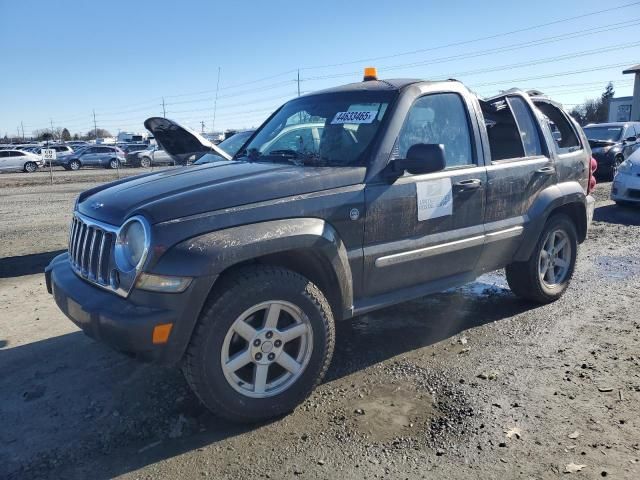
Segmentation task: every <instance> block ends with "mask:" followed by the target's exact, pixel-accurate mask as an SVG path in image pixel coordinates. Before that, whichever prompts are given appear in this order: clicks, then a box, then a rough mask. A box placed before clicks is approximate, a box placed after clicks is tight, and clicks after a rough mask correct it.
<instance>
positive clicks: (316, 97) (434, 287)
mask: <svg viewBox="0 0 640 480" xmlns="http://www.w3.org/2000/svg"><path fill="white" fill-rule="evenodd" d="M291 119H302V120H301V121H307V122H313V123H318V122H323V123H324V129H323V131H322V137H321V138H320V142H319V144H318V143H317V142H315V141H314V142H313V144H309V143H305V142H304V139H302V140H301V141H300V142H299V145H300V148H299V149H297V143H295V142H294V143H292V144H290V146H289V147H288V148H287V149H285V150H278V151H275V152H273V151H272V152H270V153H269V154H263V153H262V151H261V149H262V148H263V146H264V145H268V144H269V142H270V141H271V140H272V139H273V138H275V137H276V136H277V135H278V133H279V132H280V131H282V130H283V128H285V127H286V126H287V125H289V124H290V123H291V121H292V120H291ZM305 119H306V120H305ZM549 120H551V121H552V122H553V123H554V124H555V125H556V126H557V127H558V128H559V129H560V131H561V132H562V143H558V142H556V141H555V140H554V137H553V134H552V132H551V129H550V126H549V124H550V122H549ZM146 126H147V128H149V129H150V130H151V131H152V133H153V134H154V136H155V138H156V140H157V141H158V142H159V143H160V144H162V145H163V147H164V148H165V150H166V151H167V152H169V153H173V154H175V155H176V156H179V157H180V158H190V159H196V160H197V158H198V157H199V156H202V155H204V154H206V153H207V152H210V151H211V147H210V145H208V144H204V143H202V142H201V141H200V140H199V139H198V138H196V137H194V136H193V135H191V134H190V133H189V132H188V131H184V132H181V131H180V128H179V127H178V126H176V125H175V124H173V123H172V122H170V121H168V120H165V119H149V120H147V122H146ZM590 158H591V153H590V150H589V145H588V142H587V140H586V138H585V137H584V135H583V133H582V131H581V130H580V128H579V127H578V126H577V125H576V124H575V123H574V122H573V121H572V120H571V119H570V118H569V117H568V116H567V115H566V113H565V112H564V111H563V110H562V109H561V108H560V106H559V105H557V104H555V103H554V102H552V101H551V100H548V99H546V98H544V97H540V96H536V97H533V96H530V95H528V94H527V93H525V92H522V91H518V90H513V91H509V92H506V93H504V94H502V95H500V96H498V97H494V98H491V99H487V100H479V99H478V98H477V97H476V96H475V95H473V94H471V93H470V92H469V91H468V90H467V89H466V88H465V87H464V86H463V85H462V84H461V83H459V82H457V81H445V82H426V81H420V80H388V81H378V80H375V79H374V80H369V81H364V82H360V83H355V84H350V85H345V86H342V87H337V88H333V89H329V90H325V91H322V92H319V93H316V94H311V95H307V96H304V97H300V98H297V99H295V100H292V101H291V102H288V103H286V104H285V105H283V106H282V107H281V108H280V109H278V110H277V111H276V112H275V113H274V114H273V115H272V116H271V117H270V118H269V119H268V120H267V121H266V122H265V123H264V124H263V125H262V126H261V127H260V128H259V129H258V130H257V131H256V132H255V133H254V134H253V135H252V137H251V138H250V139H249V140H248V142H247V143H246V144H245V146H244V148H243V149H242V150H241V151H240V152H238V154H237V155H236V156H235V157H234V160H235V161H221V162H214V163H209V164H206V165H201V166H191V167H184V168H177V169H171V170H168V171H162V172H158V173H152V174H148V175H141V176H138V177H135V178H132V179H126V180H120V181H118V182H114V183H111V184H108V185H103V186H99V187H96V188H94V189H91V190H88V191H86V192H84V193H82V194H81V195H80V196H79V198H78V201H77V204H76V208H75V212H74V220H73V222H72V225H71V228H70V242H69V252H68V253H65V254H63V255H60V256H59V257H56V258H55V259H54V260H53V261H52V262H51V264H50V265H49V266H48V267H47V269H46V279H47V288H48V289H49V291H50V292H51V293H53V296H54V298H55V301H56V302H57V304H58V306H59V307H60V308H61V309H62V310H63V311H64V313H65V314H66V315H67V316H69V318H71V320H73V321H74V322H75V323H76V324H77V325H79V326H80V327H81V328H82V329H83V330H84V331H85V332H86V333H87V334H88V335H90V336H92V337H94V338H96V339H99V340H101V341H104V342H106V343H108V344H110V345H111V346H113V347H114V348H116V349H118V350H121V351H123V352H127V353H129V354H132V355H135V356H137V357H139V358H142V359H145V360H150V361H154V362H158V363H163V364H181V365H182V366H183V369H184V371H185V375H186V377H187V379H188V381H189V383H190V385H191V386H192V387H193V388H194V390H195V391H196V393H197V394H198V396H199V397H200V399H201V400H202V401H203V402H204V403H205V404H206V405H207V406H208V407H209V408H210V409H212V410H213V411H215V412H217V413H218V414H220V415H222V416H225V417H228V418H231V419H234V420H240V421H255V420H259V419H264V418H268V417H272V416H275V415H279V414H282V413H285V412H288V411H290V410H291V409H292V408H294V407H295V406H296V405H297V404H298V403H300V402H301V401H302V400H303V399H304V398H305V397H306V396H307V395H308V394H309V392H310V391H311V390H312V389H313V387H314V386H315V385H316V384H317V383H318V382H319V381H320V380H321V379H322V377H323V375H324V373H325V371H326V369H327V367H328V365H329V362H330V360H331V355H332V351H333V345H334V341H335V339H334V335H335V334H334V321H339V320H343V319H348V318H351V317H353V316H355V315H359V314H363V313H366V312H369V311H372V310H375V309H378V308H381V307H385V306H388V305H392V304H395V303H398V302H402V301H405V300H409V299H412V298H416V297H419V296H422V295H425V294H429V293H433V292H437V291H441V290H444V289H447V288H451V287H454V286H458V285H462V284H464V283H467V282H469V281H472V280H473V279H475V278H476V277H477V276H479V275H480V274H482V273H484V272H486V271H490V270H495V269H498V268H503V267H506V268H507V277H508V280H509V283H510V286H511V287H512V290H514V292H515V293H516V294H518V295H520V296H522V297H525V298H527V299H530V300H534V301H538V302H550V301H553V300H555V299H557V298H559V297H560V296H561V295H562V293H563V292H564V291H565V289H566V288H567V286H568V283H569V281H570V278H571V275H572V272H573V266H574V264H575V258H576V253H577V246H578V244H579V243H581V242H582V241H583V240H584V239H585V237H586V233H587V228H588V225H589V223H590V221H591V217H592V214H593V198H592V197H591V196H590V195H589V194H588V193H589V192H588V188H589V187H588V185H589V180H590V173H591V172H590Z"/></svg>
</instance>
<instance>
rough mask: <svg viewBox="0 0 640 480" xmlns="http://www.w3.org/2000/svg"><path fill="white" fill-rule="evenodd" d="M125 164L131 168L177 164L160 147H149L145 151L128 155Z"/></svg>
mask: <svg viewBox="0 0 640 480" xmlns="http://www.w3.org/2000/svg"><path fill="white" fill-rule="evenodd" d="M124 163H125V165H127V166H129V167H145V168H147V167H151V166H154V167H156V166H159V165H175V164H176V162H175V161H174V159H173V158H171V156H170V155H169V154H168V153H167V152H165V151H164V149H163V148H162V147H160V146H158V145H149V146H148V147H147V148H145V149H144V150H140V151H137V152H136V151H134V152H129V153H127V155H126V159H125V162H124Z"/></svg>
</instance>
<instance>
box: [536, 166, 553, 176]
mask: <svg viewBox="0 0 640 480" xmlns="http://www.w3.org/2000/svg"><path fill="white" fill-rule="evenodd" d="M555 171H556V169H555V167H542V168H539V169H538V170H536V173H542V174H543V175H551V174H553V173H555Z"/></svg>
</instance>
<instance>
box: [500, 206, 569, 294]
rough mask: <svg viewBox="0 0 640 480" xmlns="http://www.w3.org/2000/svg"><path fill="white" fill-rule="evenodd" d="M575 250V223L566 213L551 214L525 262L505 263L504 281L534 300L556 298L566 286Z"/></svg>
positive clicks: (514, 291)
mask: <svg viewBox="0 0 640 480" xmlns="http://www.w3.org/2000/svg"><path fill="white" fill-rule="evenodd" d="M577 250H578V236H577V233H576V227H575V225H574V223H573V221H572V220H571V218H569V217H568V216H567V215H564V214H558V215H554V216H552V217H551V218H549V220H547V224H546V225H545V228H544V230H543V232H542V235H540V238H539V240H538V243H537V244H536V248H535V250H534V252H533V254H532V255H531V257H530V258H529V260H527V261H526V262H514V263H512V264H511V265H509V266H507V268H506V273H507V282H508V283H509V287H510V288H511V290H512V291H513V293H515V294H516V295H517V296H519V297H521V298H524V299H527V300H531V301H534V302H537V303H550V302H553V301H555V300H557V299H559V298H560V297H561V296H562V294H564V292H565V291H566V290H567V288H568V287H569V283H570V281H571V277H572V276H573V271H574V269H575V263H576V256H577Z"/></svg>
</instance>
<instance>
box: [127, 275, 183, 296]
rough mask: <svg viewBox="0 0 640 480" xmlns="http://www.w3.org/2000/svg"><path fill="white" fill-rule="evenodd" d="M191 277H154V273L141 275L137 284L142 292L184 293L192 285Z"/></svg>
mask: <svg viewBox="0 0 640 480" xmlns="http://www.w3.org/2000/svg"><path fill="white" fill-rule="evenodd" d="M191 280H192V278H191V277H173V276H169V275H154V274H153V273H141V274H140V276H139V277H138V281H137V282H136V287H137V288H139V289H141V290H149V291H151V292H164V293H180V292H184V291H185V290H186V289H187V287H188V286H189V285H191Z"/></svg>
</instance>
